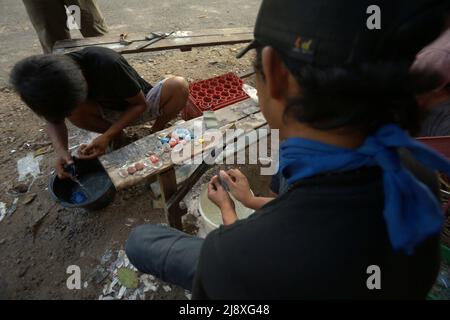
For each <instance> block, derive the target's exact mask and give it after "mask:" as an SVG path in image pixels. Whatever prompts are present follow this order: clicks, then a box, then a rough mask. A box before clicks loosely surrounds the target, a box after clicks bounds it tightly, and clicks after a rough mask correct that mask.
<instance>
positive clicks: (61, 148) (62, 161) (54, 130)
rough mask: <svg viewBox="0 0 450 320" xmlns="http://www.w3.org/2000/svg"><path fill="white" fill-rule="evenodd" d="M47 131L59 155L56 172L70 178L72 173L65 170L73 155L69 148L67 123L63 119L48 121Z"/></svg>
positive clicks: (60, 176) (59, 175)
mask: <svg viewBox="0 0 450 320" xmlns="http://www.w3.org/2000/svg"><path fill="white" fill-rule="evenodd" d="M46 131H47V134H48V136H49V137H50V140H51V141H52V144H53V147H54V148H55V152H56V154H57V156H58V158H57V160H56V165H55V169H56V173H57V174H58V177H59V178H60V179H64V178H69V177H70V175H69V174H68V173H67V172H65V171H64V166H65V165H68V164H72V163H73V160H72V156H71V154H70V152H69V150H68V134H67V127H66V123H65V122H64V120H63V121H61V122H57V123H53V122H48V121H47V123H46Z"/></svg>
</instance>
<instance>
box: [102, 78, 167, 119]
mask: <svg viewBox="0 0 450 320" xmlns="http://www.w3.org/2000/svg"><path fill="white" fill-rule="evenodd" d="M165 81H166V79H164V80H161V81H160V82H158V83H157V84H156V85H155V86H154V87H153V88H151V89H150V91H149V92H147V95H146V96H145V101H146V102H147V110H145V112H144V113H143V114H142V115H141V116H140V117H139V118H138V119H136V121H135V122H134V123H133V124H132V125H141V124H144V123H146V122H149V121H151V120H154V119H156V118H158V117H159V116H160V115H161V105H160V102H161V91H162V87H163V84H164V82H165ZM100 112H101V114H102V116H103V118H104V119H106V120H108V121H109V122H112V123H114V122H116V121H117V120H119V118H120V117H121V115H122V113H123V112H120V111H116V110H110V109H106V108H102V107H100Z"/></svg>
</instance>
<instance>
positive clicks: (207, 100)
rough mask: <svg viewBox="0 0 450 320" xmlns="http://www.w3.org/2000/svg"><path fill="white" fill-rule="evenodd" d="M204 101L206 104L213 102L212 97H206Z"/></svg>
mask: <svg viewBox="0 0 450 320" xmlns="http://www.w3.org/2000/svg"><path fill="white" fill-rule="evenodd" d="M203 101H204V102H206V103H208V102H211V101H212V100H211V98H210V97H204V98H203Z"/></svg>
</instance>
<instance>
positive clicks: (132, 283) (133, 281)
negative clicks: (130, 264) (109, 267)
mask: <svg viewBox="0 0 450 320" xmlns="http://www.w3.org/2000/svg"><path fill="white" fill-rule="evenodd" d="M117 277H118V278H119V282H120V284H121V285H122V286H124V287H125V288H128V289H136V288H137V287H138V284H139V280H138V277H137V274H136V272H135V271H134V270H131V269H129V268H120V269H118V270H117Z"/></svg>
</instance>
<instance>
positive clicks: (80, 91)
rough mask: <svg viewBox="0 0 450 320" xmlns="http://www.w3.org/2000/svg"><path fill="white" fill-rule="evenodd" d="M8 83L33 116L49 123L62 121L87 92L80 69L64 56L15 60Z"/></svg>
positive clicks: (39, 56) (82, 99)
mask: <svg viewBox="0 0 450 320" xmlns="http://www.w3.org/2000/svg"><path fill="white" fill-rule="evenodd" d="M10 83H11V84H12V85H13V87H14V88H15V90H16V91H17V92H18V94H19V95H20V97H21V98H22V100H23V101H24V102H25V103H26V104H27V105H28V106H29V107H30V108H31V109H32V110H33V111H34V112H35V113H36V114H38V115H39V116H41V117H43V118H45V119H46V120H48V121H50V122H59V121H62V120H64V118H66V117H67V116H69V115H70V114H71V112H72V111H73V110H74V108H75V107H76V106H77V105H78V104H79V103H81V102H83V101H85V100H86V97H87V92H88V88H87V83H86V79H85V78H84V76H83V72H82V70H81V68H80V66H79V65H78V64H77V63H76V62H75V61H74V60H72V59H71V58H70V57H68V56H65V55H36V56H31V57H28V58H25V59H23V60H21V61H19V62H18V63H17V64H16V65H15V66H14V68H13V70H12V71H11V75H10Z"/></svg>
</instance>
